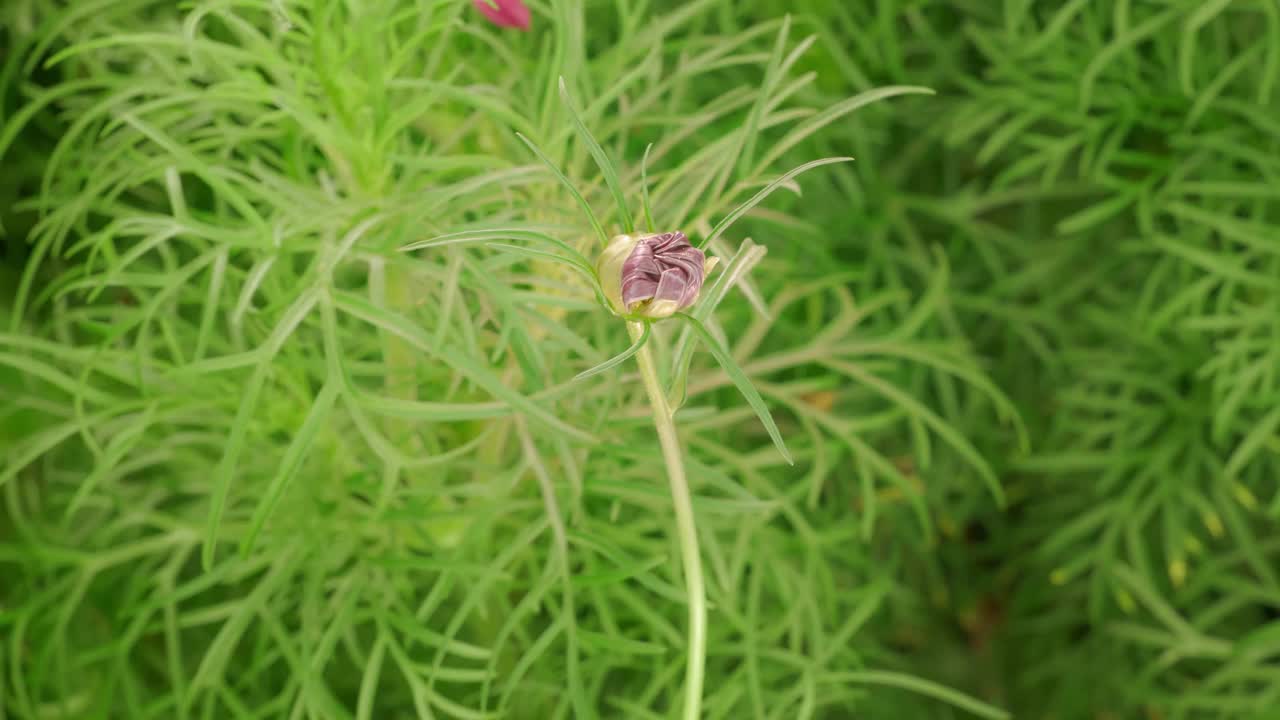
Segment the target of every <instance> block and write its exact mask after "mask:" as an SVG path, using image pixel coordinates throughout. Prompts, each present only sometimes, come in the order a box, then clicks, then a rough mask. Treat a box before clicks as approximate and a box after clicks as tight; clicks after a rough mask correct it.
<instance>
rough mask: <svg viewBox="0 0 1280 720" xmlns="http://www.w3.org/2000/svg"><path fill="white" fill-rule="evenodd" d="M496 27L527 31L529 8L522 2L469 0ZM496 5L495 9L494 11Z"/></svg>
mask: <svg viewBox="0 0 1280 720" xmlns="http://www.w3.org/2000/svg"><path fill="white" fill-rule="evenodd" d="M471 2H473V3H475V6H476V7H478V8H480V12H482V13H484V16H485V17H487V18H489V21H490V22H492V23H493V24H494V25H497V26H498V27H511V28H519V29H521V30H528V29H529V8H528V6H526V5H525V4H524V0H471ZM494 5H497V6H498V7H497V9H494V7H493V6H494Z"/></svg>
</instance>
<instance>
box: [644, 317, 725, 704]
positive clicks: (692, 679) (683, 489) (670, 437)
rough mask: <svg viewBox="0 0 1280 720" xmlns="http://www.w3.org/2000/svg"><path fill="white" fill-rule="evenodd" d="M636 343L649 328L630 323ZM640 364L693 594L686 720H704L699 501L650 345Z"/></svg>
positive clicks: (704, 603) (703, 606) (703, 594)
mask: <svg viewBox="0 0 1280 720" xmlns="http://www.w3.org/2000/svg"><path fill="white" fill-rule="evenodd" d="M627 331H628V332H630V333H631V339H632V340H634V341H639V339H640V336H641V335H642V334H643V333H644V325H642V324H641V323H635V322H628V323H627ZM636 364H637V365H639V366H640V376H641V377H642V378H643V379H644V387H645V390H646V391H648V393H649V405H650V406H651V407H652V409H653V425H654V428H655V429H656V430H657V431H658V443H659V444H660V445H661V446H662V459H663V460H664V461H665V462H666V465H667V479H668V480H669V481H670V483H671V502H672V504H673V505H674V506H675V512H676V530H677V532H678V534H679V538H680V554H681V556H682V559H683V563H684V578H685V588H686V591H687V592H688V595H689V664H688V666H687V668H686V671H685V696H684V716H683V717H684V720H698V718H699V716H700V715H701V706H702V678H703V674H704V671H705V668H706V661H707V595H706V589H705V588H704V587H703V581H702V557H701V555H700V554H699V553H698V532H697V527H696V526H695V524H694V519H693V499H692V497H691V496H690V494H689V483H688V481H687V480H686V479H685V476H684V458H683V456H682V455H681V454H680V440H679V439H678V438H677V437H676V425H675V422H674V421H673V419H672V417H671V408H670V406H668V405H667V396H666V393H664V392H663V391H662V384H661V383H659V382H658V371H657V368H656V367H655V365H654V362H653V352H652V351H651V350H650V347H649V344H648V343H646V344H645V345H643V346H641V348H640V350H639V351H638V352H637V353H636Z"/></svg>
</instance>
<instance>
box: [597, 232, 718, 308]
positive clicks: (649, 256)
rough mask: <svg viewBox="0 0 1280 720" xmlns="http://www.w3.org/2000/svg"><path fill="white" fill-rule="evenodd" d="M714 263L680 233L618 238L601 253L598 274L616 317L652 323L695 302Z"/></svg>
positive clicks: (621, 236)
mask: <svg viewBox="0 0 1280 720" xmlns="http://www.w3.org/2000/svg"><path fill="white" fill-rule="evenodd" d="M716 261H717V258H711V259H710V260H708V259H707V256H706V254H705V253H703V252H702V251H701V250H699V249H698V248H696V247H694V246H693V245H691V244H689V239H688V238H686V237H685V236H684V233H682V232H668V233H657V234H652V235H619V236H617V237H615V238H614V239H613V241H612V242H610V243H609V246H608V247H607V248H605V250H604V252H603V253H601V254H600V259H599V260H598V261H597V262H596V273H597V274H598V275H599V277H600V289H601V291H602V292H603V293H604V296H605V297H606V298H607V299H608V300H609V304H610V305H612V306H613V311H614V312H616V313H617V314H619V315H622V316H626V317H641V318H648V319H652V320H656V319H660V318H665V317H670V316H671V315H673V314H675V313H677V312H679V311H681V310H684V309H686V308H688V307H689V306H691V305H693V304H694V303H695V302H697V300H698V293H699V292H700V291H701V290H702V281H703V279H704V278H706V276H707V274H708V273H710V272H711V269H712V268H713V267H715V265H716Z"/></svg>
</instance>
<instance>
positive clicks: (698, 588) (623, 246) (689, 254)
mask: <svg viewBox="0 0 1280 720" xmlns="http://www.w3.org/2000/svg"><path fill="white" fill-rule="evenodd" d="M477 2H483V0H477ZM560 95H561V100H562V101H563V103H564V105H565V108H566V110H567V111H568V112H569V113H570V116H571V117H572V119H573V121H574V126H575V128H576V130H577V132H578V137H579V139H580V140H581V141H582V142H583V143H584V144H585V145H586V146H587V148H588V149H589V150H590V152H591V155H592V157H593V159H594V160H595V161H596V163H597V165H598V166H599V168H600V171H601V173H602V174H603V175H604V177H605V181H606V183H607V184H608V186H609V189H610V191H611V192H612V194H613V196H614V198H615V200H616V201H617V203H618V211H619V215H620V216H621V219H622V225H623V230H624V233H623V234H621V235H617V236H615V237H613V238H612V239H608V237H607V235H606V233H605V230H604V226H603V225H602V224H601V222H600V220H599V219H598V217H597V216H596V214H595V212H594V211H593V210H592V209H591V206H590V205H589V204H588V203H587V201H586V199H585V198H583V197H582V195H581V194H580V193H579V192H578V190H577V189H576V188H574V186H573V185H572V184H571V183H570V182H569V181H568V179H567V178H566V177H565V175H564V173H563V172H562V171H561V170H560V169H559V168H558V167H556V165H555V164H554V163H553V162H552V161H551V160H550V159H549V158H548V157H547V156H546V154H545V153H543V152H542V150H540V149H539V148H538V147H537V146H536V145H535V144H534V143H533V142H531V141H530V140H529V139H528V138H526V137H524V136H523V135H520V139H521V140H523V141H524V143H525V144H526V145H528V147H529V149H530V150H531V151H532V152H533V153H534V154H535V155H536V156H537V157H538V158H539V159H540V160H541V161H542V162H543V163H544V164H545V165H546V166H547V168H548V169H549V170H550V171H551V172H552V173H554V174H555V175H556V177H557V178H559V179H560V181H561V183H562V184H563V185H564V187H565V188H566V189H567V190H568V191H569V192H570V193H571V194H572V195H573V196H574V198H575V199H576V200H577V202H578V204H579V206H580V207H581V209H582V211H583V212H584V213H585V215H586V216H587V219H588V220H589V222H590V224H591V226H592V227H593V228H594V229H595V231H596V234H597V236H598V239H599V241H600V244H601V245H602V247H603V250H602V251H601V253H600V255H599V257H598V259H597V261H596V263H594V265H593V264H591V263H590V262H589V261H588V260H587V258H586V257H585V256H583V255H582V254H581V253H579V252H578V251H577V250H576V249H575V248H573V247H572V246H571V245H570V244H569V243H566V242H564V241H562V240H559V239H556V238H554V237H552V236H550V235H545V234H542V233H538V232H530V231H527V230H519V231H515V230H502V229H495V230H484V231H464V232H459V233H453V234H450V235H444V236H441V237H437V238H434V239H431V240H427V241H423V242H416V243H412V244H409V245H407V246H405V247H404V248H402V249H403V250H405V251H412V250H421V249H424V248H431V247H439V246H442V245H449V244H456V243H465V242H485V243H486V244H489V245H490V246H491V247H498V248H505V249H508V250H511V251H519V250H520V248H516V247H515V246H511V245H505V244H500V243H495V242H493V241H495V240H500V239H508V238H514V237H519V238H521V239H525V240H533V241H538V242H541V243H543V244H545V245H548V246H551V247H552V248H554V249H558V250H561V251H564V252H567V253H569V256H568V257H565V256H564V255H560V254H552V253H539V255H541V256H542V257H544V258H547V259H553V260H554V261H556V262H561V263H564V264H566V265H568V266H569V267H571V268H573V269H574V270H576V271H578V272H579V273H580V274H581V275H582V276H583V277H584V278H585V279H586V280H587V281H588V282H589V283H590V284H591V285H592V287H593V288H594V290H595V293H596V297H597V298H598V300H599V302H600V304H601V306H602V308H603V309H605V310H607V311H609V312H610V313H612V314H613V315H615V316H617V317H618V318H619V319H621V320H622V321H623V322H625V323H626V326H627V332H628V334H629V335H630V337H631V339H632V345H631V346H630V347H628V348H627V349H626V350H624V351H623V352H622V353H621V354H619V355H617V356H615V357H613V358H611V359H610V360H607V361H605V362H604V363H601V364H600V365H598V366H596V367H593V368H591V369H589V370H586V371H584V372H582V373H580V374H579V375H578V376H577V379H585V378H588V377H591V376H593V375H596V374H599V373H602V372H604V371H606V370H610V369H612V368H614V367H617V366H618V365H620V364H622V363H623V362H625V361H627V360H628V359H630V358H631V357H635V359H636V364H637V365H638V367H639V370H640V376H641V379H642V380H643V382H644V387H645V392H646V394H647V396H648V399H649V405H650V409H651V412H652V416H653V424H654V429H655V431H656V433H657V436H658V441H659V444H660V446H661V448H662V459H663V463H664V465H665V467H666V474H667V479H668V481H669V485H670V492H671V499H672V502H673V505H674V508H675V520H676V531H677V535H678V540H679V544H680V550H681V561H682V564H683V568H684V576H685V591H686V594H687V599H688V605H689V620H688V638H689V649H688V661H687V666H686V674H685V695H684V715H683V717H684V718H685V719H686V720H696V719H697V718H699V717H701V701H702V685H703V676H704V672H705V664H706V638H707V604H706V591H705V588H704V579H703V572H702V559H701V555H700V553H699V548H698V536H697V527H696V523H695V519H694V512H693V502H692V496H691V493H690V491H689V483H688V480H687V478H686V476H685V469H684V459H683V454H682V451H681V449H680V442H679V439H678V437H677V434H676V428H675V420H674V414H675V411H676V410H677V409H678V408H679V405H680V402H681V401H682V395H683V385H684V380H683V377H682V376H681V369H683V372H686V373H687V371H688V354H691V352H692V343H685V344H684V348H685V355H684V360H683V362H679V361H678V362H677V368H676V377H675V379H673V381H672V384H671V388H670V389H668V388H666V387H664V385H663V383H662V380H661V379H660V376H659V372H658V367H657V363H656V362H655V360H654V356H653V354H652V352H651V350H650V348H649V346H648V342H649V339H650V337H651V334H652V325H653V324H654V323H655V322H660V321H663V320H666V319H668V318H674V319H677V320H679V321H681V322H683V323H685V324H686V325H687V327H688V328H689V329H690V330H691V331H692V332H693V334H694V336H695V337H696V338H697V339H698V340H700V341H702V342H703V343H704V344H705V345H706V347H707V349H708V350H709V351H710V352H711V354H712V355H713V356H714V357H715V359H716V361H717V362H719V363H720V365H721V367H722V368H723V369H724V371H725V372H726V373H727V374H728V375H729V377H730V379H731V380H732V381H733V383H734V385H735V386H737V388H738V390H739V391H740V392H741V393H742V394H743V396H744V397H745V398H746V400H747V402H748V404H750V406H751V408H752V410H754V411H755V413H756V414H757V416H758V417H759V419H760V421H761V422H762V423H763V424H764V426H765V429H766V430H767V431H768V433H769V436H770V437H771V438H772V439H773V442H774V444H775V445H776V447H777V448H778V451H779V452H781V453H782V455H783V457H784V458H785V459H786V460H787V462H788V463H789V464H790V463H792V462H793V461H792V459H791V455H790V452H789V451H788V450H787V447H786V444H785V442H784V441H783V439H782V435H781V433H780V432H779V430H778V427H777V425H776V423H774V421H773V417H772V415H771V413H770V411H769V408H768V406H767V405H766V404H765V402H764V399H763V398H762V397H761V396H760V393H759V392H758V391H757V390H756V389H755V387H754V386H753V385H752V383H751V381H750V380H749V379H748V378H747V375H746V374H745V373H744V372H743V371H742V369H741V368H740V367H739V366H738V365H737V363H736V362H735V361H734V360H733V358H732V357H731V356H730V354H729V352H728V351H727V350H726V349H725V348H724V347H722V346H721V345H720V343H719V342H718V341H717V340H716V338H715V337H714V336H713V335H712V334H711V332H710V331H709V330H708V329H707V328H706V326H705V325H704V324H703V322H702V320H700V319H699V317H698V315H704V316H705V315H706V313H707V312H709V311H710V308H704V309H703V310H704V312H688V311H692V310H694V309H695V308H696V307H697V306H698V300H699V297H700V295H701V290H702V288H703V285H704V282H705V281H706V279H707V276H708V275H709V274H710V273H711V271H712V270H713V269H714V268H715V267H716V265H717V264H718V262H719V258H716V257H711V258H708V257H707V254H706V251H705V250H704V248H705V247H706V246H707V245H708V244H709V243H710V242H711V241H712V240H713V239H715V238H717V237H720V236H721V235H722V234H723V233H724V232H725V231H726V230H727V229H728V228H729V227H730V226H731V225H732V224H733V223H734V222H735V221H736V220H737V219H739V218H741V217H742V216H743V215H745V214H746V213H747V212H748V211H749V210H750V209H751V208H753V207H755V206H756V205H758V204H759V203H760V202H762V201H763V200H764V199H765V198H766V197H768V196H769V195H770V194H771V193H773V191H774V190H776V189H778V188H779V187H782V186H783V185H785V184H786V183H788V182H790V181H792V180H793V179H794V178H795V177H796V176H797V175H799V174H801V173H803V172H805V171H807V170H810V169H812V168H815V167H819V166H821V165H826V164H830V163H837V162H845V161H848V160H851V159H852V158H844V157H836V158H826V159H822V160H816V161H813V162H809V163H805V164H803V165H801V166H799V167H797V168H795V169H793V170H791V171H790V172H788V173H786V174H784V175H783V176H782V177H780V178H778V179H777V180H774V181H773V182H772V183H770V184H769V185H767V186H766V187H765V188H764V189H762V190H761V191H760V192H758V193H756V194H755V195H754V196H753V197H752V198H751V199H749V200H747V201H746V202H745V203H743V204H742V205H740V206H739V207H738V208H736V209H734V210H733V211H732V212H730V213H728V214H727V215H726V216H725V218H724V219H723V220H721V221H720V223H719V224H718V225H716V226H715V228H714V229H713V230H712V231H711V233H710V234H708V236H707V237H706V238H705V239H704V240H703V241H702V242H701V243H699V244H698V245H696V246H695V245H694V244H692V243H691V242H690V241H689V239H688V237H687V236H686V235H685V233H684V232H682V231H680V230H666V231H662V232H658V231H656V230H655V226H654V222H653V209H652V208H651V207H650V206H649V194H648V191H647V187H646V188H645V191H644V194H643V205H644V216H645V219H646V221H647V224H648V228H647V229H648V232H644V233H638V232H637V231H636V227H635V220H634V219H633V218H632V216H631V214H630V213H629V212H628V211H627V208H626V201H625V198H624V195H623V192H622V188H621V185H620V183H619V181H618V173H617V170H616V169H615V168H614V167H613V164H612V162H611V161H610V160H609V158H608V156H606V155H605V153H604V151H603V149H602V148H601V147H600V145H599V143H598V142H596V140H595V138H593V137H592V136H591V133H590V131H589V130H588V129H587V127H586V125H585V124H583V122H582V120H581V118H580V117H579V116H578V114H577V112H576V111H575V110H574V107H573V103H572V100H571V99H570V97H569V93H568V90H567V89H566V87H565V82H564V78H561V79H560ZM650 149H651V148H650ZM648 155H649V153H648V150H646V152H645V159H646V163H647V159H648ZM645 170H647V167H645V168H642V174H643V175H645V176H646V177H647V173H646V172H644V171H645ZM525 252H528V251H525ZM761 255H763V248H759V253H758V254H757V255H756V258H755V259H756V260H758V258H759V256H761ZM742 270H743V268H741V267H737V268H733V267H731V268H730V269H729V273H730V277H729V279H728V281H727V282H726V283H724V284H722V285H721V288H720V290H719V292H718V293H717V294H718V295H719V296H723V291H724V290H727V289H728V286H729V284H732V283H733V282H734V281H736V279H737V274H738V273H739V272H741V271H742Z"/></svg>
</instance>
